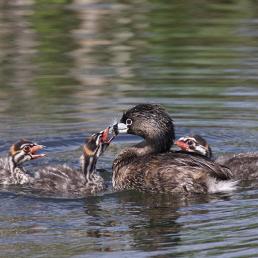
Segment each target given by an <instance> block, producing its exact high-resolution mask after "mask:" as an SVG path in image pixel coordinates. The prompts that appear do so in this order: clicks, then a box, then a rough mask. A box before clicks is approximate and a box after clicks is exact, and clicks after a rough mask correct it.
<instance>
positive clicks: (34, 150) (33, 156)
mask: <svg viewBox="0 0 258 258" xmlns="http://www.w3.org/2000/svg"><path fill="white" fill-rule="evenodd" d="M44 148H45V146H44V145H39V144H37V143H34V146H33V147H31V149H30V156H31V159H38V158H43V157H45V156H46V154H45V153H42V154H37V152H38V151H40V150H42V149H44Z"/></svg>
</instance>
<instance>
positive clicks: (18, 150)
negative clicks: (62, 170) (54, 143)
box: [9, 140, 46, 165]
mask: <svg viewBox="0 0 258 258" xmlns="http://www.w3.org/2000/svg"><path fill="white" fill-rule="evenodd" d="M44 147H45V146H43V145H39V144H37V143H34V142H31V141H28V140H20V141H19V142H17V143H15V144H13V145H12V146H11V148H10V151H9V156H10V157H11V158H12V161H13V162H14V163H15V164H16V165H19V164H21V163H23V162H25V161H28V160H33V159H38V158H43V157H45V156H46V154H37V152H38V151H39V150H42V149H43V148H44Z"/></svg>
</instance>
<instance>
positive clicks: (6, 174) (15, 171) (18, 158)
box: [0, 140, 45, 185]
mask: <svg viewBox="0 0 258 258" xmlns="http://www.w3.org/2000/svg"><path fill="white" fill-rule="evenodd" d="M43 147H44V146H43V145H39V144H37V143H33V142H30V141H27V140H20V141H19V142H17V143H15V144H13V145H12V146H11V148H10V151H9V154H8V157H7V158H1V159H0V184H2V185H12V184H27V183H29V182H31V181H32V180H33V176H32V175H31V174H30V173H29V171H26V170H25V169H24V168H23V167H22V165H23V164H24V163H25V162H26V161H30V160H34V159H37V158H42V157H44V156H45V154H37V151H39V150H41V149H43Z"/></svg>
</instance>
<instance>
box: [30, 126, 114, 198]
mask: <svg viewBox="0 0 258 258" xmlns="http://www.w3.org/2000/svg"><path fill="white" fill-rule="evenodd" d="M112 139H113V138H111V139H109V128H106V129H105V130H104V131H101V132H100V133H96V134H93V135H92V136H90V137H89V138H88V139H86V141H85V144H84V146H83V154H82V156H81V158H80V162H81V169H80V170H76V169H74V168H71V167H68V166H67V165H60V166H54V167H53V166H48V167H46V168H43V169H40V170H38V171H37V172H36V173H35V176H34V181H33V182H32V183H31V184H30V186H31V187H32V188H33V189H37V190H39V191H40V192H44V193H47V194H55V195H56V194H57V195H69V196H85V195H90V194H95V193H97V192H101V191H103V190H105V189H106V187H107V185H106V184H105V182H104V179H103V178H102V177H101V176H100V175H99V174H98V173H97V171H96V163H97V160H98V158H99V157H100V155H101V154H102V153H103V152H104V151H105V149H106V148H107V146H108V145H109V144H110V142H111V141H112Z"/></svg>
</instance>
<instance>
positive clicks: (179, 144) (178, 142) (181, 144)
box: [175, 139, 189, 151]
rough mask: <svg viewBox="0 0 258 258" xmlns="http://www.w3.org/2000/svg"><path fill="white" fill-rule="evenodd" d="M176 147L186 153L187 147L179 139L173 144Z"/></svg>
mask: <svg viewBox="0 0 258 258" xmlns="http://www.w3.org/2000/svg"><path fill="white" fill-rule="evenodd" d="M175 144H176V146H177V147H179V148H180V149H182V150H183V151H188V149H189V146H188V144H187V143H185V142H184V141H183V140H181V139H179V140H177V141H176V142H175Z"/></svg>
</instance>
